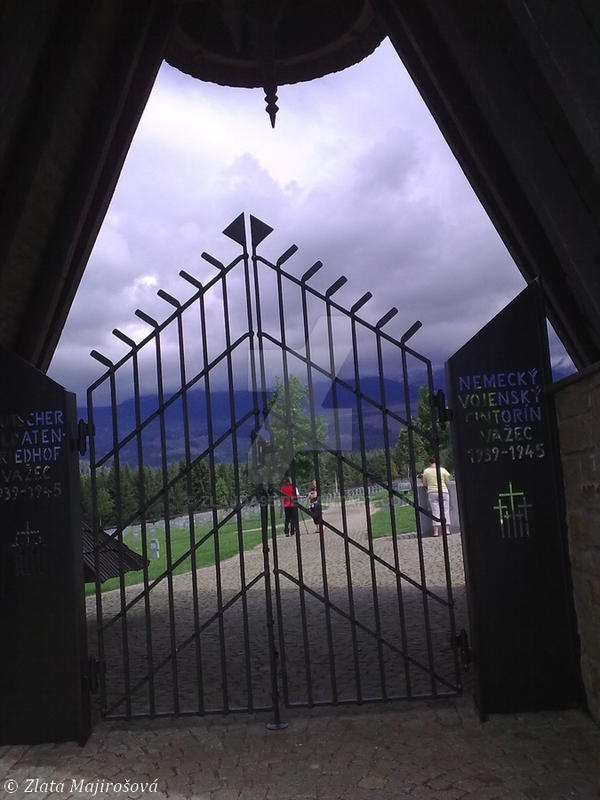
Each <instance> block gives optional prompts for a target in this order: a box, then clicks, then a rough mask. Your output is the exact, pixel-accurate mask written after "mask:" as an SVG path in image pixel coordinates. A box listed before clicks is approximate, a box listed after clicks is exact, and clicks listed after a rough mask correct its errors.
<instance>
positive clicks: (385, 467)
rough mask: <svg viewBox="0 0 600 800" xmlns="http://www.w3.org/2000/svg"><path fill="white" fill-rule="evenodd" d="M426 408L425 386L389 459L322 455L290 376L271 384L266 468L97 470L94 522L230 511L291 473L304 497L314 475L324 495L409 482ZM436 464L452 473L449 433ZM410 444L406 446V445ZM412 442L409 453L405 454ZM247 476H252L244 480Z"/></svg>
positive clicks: (370, 454) (321, 435)
mask: <svg viewBox="0 0 600 800" xmlns="http://www.w3.org/2000/svg"><path fill="white" fill-rule="evenodd" d="M431 413H432V412H431V406H430V403H429V393H428V391H427V387H421V389H420V390H419V397H418V403H417V413H416V415H414V417H413V419H412V425H411V432H412V436H410V437H409V429H408V428H403V429H402V430H401V431H400V433H399V434H398V436H397V439H396V441H395V443H394V446H393V448H392V447H390V450H389V453H386V451H385V450H384V449H381V448H377V449H370V450H367V451H366V452H365V454H364V457H363V456H361V453H360V452H357V451H345V452H343V453H342V454H341V455H336V454H333V453H331V452H327V449H326V448H324V447H322V444H321V443H323V442H324V441H326V439H327V422H326V420H325V419H324V418H323V417H321V416H316V417H313V418H311V417H310V415H309V413H308V388H307V387H306V386H305V385H304V384H302V383H301V382H300V381H299V380H298V379H297V378H294V377H293V376H292V377H291V378H290V380H289V382H288V386H287V388H286V389H285V390H284V387H283V385H282V384H281V383H279V382H277V385H276V387H275V390H274V392H273V394H272V397H271V401H270V408H269V420H270V422H269V434H270V437H269V453H268V459H267V460H268V468H260V467H259V468H256V467H251V466H249V464H248V462H243V461H239V462H238V464H237V465H236V464H235V463H233V462H232V461H230V462H224V461H218V462H217V461H216V460H214V459H213V461H212V463H211V460H210V458H209V457H205V458H202V459H197V460H195V461H192V462H191V464H190V465H189V467H188V466H186V463H187V462H186V460H185V459H180V460H174V461H171V462H170V463H169V465H168V467H167V468H166V469H163V467H161V466H158V467H156V466H150V465H145V466H143V468H142V469H141V470H140V469H139V468H132V467H131V466H130V465H129V464H127V463H122V464H121V465H120V466H119V468H118V469H115V466H114V464H113V465H112V466H110V467H105V468H100V469H98V470H97V471H96V505H97V513H98V520H99V523H100V524H101V525H102V526H104V527H114V526H120V527H124V526H126V525H129V524H132V523H135V522H137V521H138V520H139V519H140V517H141V516H144V518H145V519H149V520H150V519H164V518H167V517H168V518H171V519H172V518H174V517H177V516H181V515H184V514H189V513H195V512H199V511H203V510H206V509H208V508H213V507H218V508H232V507H234V506H236V505H238V504H240V503H250V502H252V500H253V499H254V498H255V495H256V492H257V486H260V485H265V486H268V485H271V486H272V488H273V491H274V493H275V495H277V493H278V489H279V486H280V485H281V483H282V482H283V480H284V479H285V478H286V477H287V476H288V475H290V474H292V475H293V477H294V480H295V483H296V486H297V487H298V489H299V491H300V493H301V494H304V495H306V493H307V491H308V489H309V487H310V485H311V482H312V480H313V479H315V478H317V477H318V480H319V485H320V490H321V493H322V494H327V493H337V492H339V491H341V490H342V489H349V488H355V487H363V486H365V484H366V485H373V484H380V485H381V484H383V485H386V484H387V483H388V479H391V480H397V479H399V478H404V479H406V478H410V476H411V475H412V472H413V470H414V471H415V473H417V474H419V473H420V472H422V470H423V468H424V467H425V466H426V465H427V459H428V457H429V455H430V444H429V442H430V436H428V435H427V432H428V431H431ZM439 433H440V457H441V462H442V463H443V464H444V466H446V467H447V468H448V469H449V470H450V471H452V452H451V448H450V441H449V431H448V429H445V430H441V431H440V432H439ZM409 438H410V439H411V440H412V442H409ZM411 443H412V453H411V446H410V445H411ZM251 472H252V474H250V473H251ZM81 489H82V491H81V496H82V515H83V519H84V521H87V522H90V521H91V519H92V492H91V476H90V475H82V476H81Z"/></svg>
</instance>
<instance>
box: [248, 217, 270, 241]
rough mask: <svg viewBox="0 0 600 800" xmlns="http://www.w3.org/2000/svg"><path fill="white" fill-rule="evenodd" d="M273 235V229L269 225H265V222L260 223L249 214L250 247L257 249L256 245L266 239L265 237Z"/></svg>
mask: <svg viewBox="0 0 600 800" xmlns="http://www.w3.org/2000/svg"><path fill="white" fill-rule="evenodd" d="M270 233H273V228H271V226H270V225H267V223H266V222H261V220H259V219H257V218H256V217H253V216H252V214H250V235H251V237H252V247H258V245H259V244H260V243H261V242H262V241H263V239H266V238H267V236H268V235H269V234H270Z"/></svg>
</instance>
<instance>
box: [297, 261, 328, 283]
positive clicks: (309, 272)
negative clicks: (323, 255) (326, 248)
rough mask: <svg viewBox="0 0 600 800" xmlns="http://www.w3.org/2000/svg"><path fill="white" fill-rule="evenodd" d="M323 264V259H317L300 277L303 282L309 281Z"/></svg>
mask: <svg viewBox="0 0 600 800" xmlns="http://www.w3.org/2000/svg"><path fill="white" fill-rule="evenodd" d="M322 266H323V262H322V261H315V263H314V264H313V265H312V267H310V269H307V270H306V272H305V273H304V275H303V276H302V277H301V278H300V280H301V282H302V283H306V281H309V280H310V279H311V278H312V276H313V275H315V274H316V273H317V272H318V271H319V270H320V269H321V267H322Z"/></svg>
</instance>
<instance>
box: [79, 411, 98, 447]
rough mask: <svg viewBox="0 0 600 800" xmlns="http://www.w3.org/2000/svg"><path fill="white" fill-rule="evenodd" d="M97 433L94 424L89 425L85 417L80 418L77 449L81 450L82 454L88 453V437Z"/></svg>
mask: <svg viewBox="0 0 600 800" xmlns="http://www.w3.org/2000/svg"><path fill="white" fill-rule="evenodd" d="M95 433H96V429H95V426H94V425H88V423H87V422H86V421H85V420H84V419H80V420H79V422H78V423H77V449H78V450H79V455H80V456H84V455H85V454H86V452H87V440H88V437H90V436H93V435H94V434H95Z"/></svg>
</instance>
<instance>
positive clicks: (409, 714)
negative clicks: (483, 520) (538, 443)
mask: <svg viewBox="0 0 600 800" xmlns="http://www.w3.org/2000/svg"><path fill="white" fill-rule="evenodd" d="M329 519H333V520H334V522H335V518H334V517H333V510H331V511H330V516H329ZM347 523H348V525H349V530H351V532H352V536H353V537H354V538H355V540H357V541H359V542H362V544H363V545H367V542H366V538H365V527H366V526H365V524H364V519H362V518H361V515H360V508H358V507H357V508H356V509H354V510H352V509H350V516H349V519H348V520H347ZM304 530H305V529H303V535H302V536H301V537H300V538H299V539H296V538H290V539H282V540H281V541H280V540H278V545H277V557H278V559H279V562H278V566H279V569H280V570H281V571H282V575H281V580H282V586H281V617H282V619H283V620H284V622H285V625H284V626H283V629H282V630H283V632H284V633H285V640H286V642H287V649H286V655H285V658H286V660H287V665H288V669H287V675H283V676H282V679H283V689H284V692H287V696H288V699H289V700H291V701H294V700H299V699H304V701H305V702H306V691H307V685H306V681H305V680H304V678H305V677H306V676H305V673H306V666H305V660H304V658H303V656H302V655H301V653H300V651H299V650H296V651H294V647H297V648H298V647H299V646H300V645H299V643H300V642H301V640H302V625H301V619H300V616H299V611H298V608H299V602H298V601H299V596H298V587H297V586H296V585H295V584H294V582H293V580H290V579H286V578H285V575H284V573H287V574H288V575H290V576H292V578H293V577H297V576H298V575H299V571H300V570H301V571H302V576H303V580H304V582H305V583H306V584H307V585H310V586H311V587H312V588H313V590H315V591H322V590H323V568H322V565H323V558H324V559H325V561H326V571H327V577H328V581H329V589H330V590H331V592H332V597H333V599H334V600H335V602H336V603H337V604H338V605H339V607H344V608H347V606H344V603H347V602H348V583H347V578H348V564H350V569H351V574H352V581H353V586H354V588H355V593H354V600H355V606H356V607H355V612H354V613H355V614H356V619H357V620H359V621H361V623H363V624H364V626H365V627H369V626H373V624H374V618H373V614H374V607H375V605H376V604H375V603H374V600H373V591H372V577H373V572H372V564H371V560H370V559H369V558H368V557H367V556H365V553H364V552H361V551H360V548H359V549H356V548H353V551H352V553H351V554H350V556H349V559H348V557H347V556H348V553H347V550H346V543H344V541H343V540H341V539H340V538H339V537H336V536H335V535H326V536H324V537H323V539H322V540H321V538H320V537H319V536H318V535H315V534H314V533H310V532H307V533H305V532H304ZM329 533H331V532H329ZM447 543H448V555H449V561H448V569H449V572H450V574H451V575H452V584H453V587H454V597H455V601H456V614H457V622H458V627H461V625H463V624H466V620H465V604H464V575H463V570H462V558H461V546H460V536H459V535H454V536H451V537H449V539H448V540H447ZM442 548H443V543H442V541H441V540H440V539H426V540H423V542H422V548H421V549H420V548H419V543H418V541H417V540H416V539H411V538H402V539H401V540H400V539H399V540H398V553H397V557H398V559H399V563H400V565H401V569H402V572H403V574H404V575H405V576H406V580H403V582H402V583H403V589H402V591H403V601H404V612H405V616H406V618H407V622H406V630H405V635H406V641H407V643H408V647H409V648H410V652H411V653H412V654H413V655H414V657H415V664H413V665H412V666H411V669H410V670H409V671H410V673H411V676H412V678H411V679H412V689H413V691H418V690H419V688H420V684H419V676H420V675H421V673H422V670H421V669H420V668H419V667H418V663H419V662H420V661H421V660H424V661H426V660H427V657H426V653H425V651H426V649H427V643H426V641H425V639H424V637H423V598H422V595H421V592H418V591H416V590H415V589H414V586H413V585H412V584H411V581H415V582H417V583H419V582H420V581H421V580H422V572H421V567H423V569H424V571H425V574H426V577H427V587H428V590H429V592H430V593H431V594H432V597H430V605H429V612H430V619H431V623H432V636H433V644H434V647H435V673H436V675H437V676H438V678H440V679H441V681H439V682H438V684H437V685H438V687H439V688H440V689H443V688H444V684H443V680H444V678H445V676H447V677H448V678H449V675H450V673H449V672H447V671H448V670H449V669H450V667H451V663H450V661H451V652H450V648H449V647H448V641H447V624H448V620H447V615H445V614H443V613H442V611H443V609H444V603H443V601H444V598H446V599H447V594H446V585H445V580H446V568H445V565H444V560H443V559H442V558H441V554H442ZM373 549H374V552H375V553H376V555H377V556H378V557H379V558H381V559H382V561H384V562H388V563H394V558H396V555H395V554H394V552H393V547H392V541H391V539H390V538H382V539H378V540H376V541H375V542H374V544H373ZM272 555H273V554H272ZM244 567H245V569H246V579H247V580H248V579H251V578H252V577H253V575H255V574H258V573H259V572H260V571H261V570H262V569H263V567H264V563H263V554H262V550H261V548H256V549H255V550H253V551H249V552H248V553H247V554H246V555H245V556H244ZM375 575H376V584H377V587H378V603H379V605H380V610H381V629H382V633H384V634H385V635H386V636H387V638H388V639H389V640H390V642H391V643H392V644H393V643H394V641H396V640H394V639H393V636H395V635H399V634H398V632H397V631H396V633H394V630H393V629H392V622H393V621H394V620H395V628H398V598H397V593H396V578H395V574H394V573H393V572H391V571H390V570H389V569H387V568H386V567H385V566H382V564H381V563H379V565H378V566H377V567H376V569H375ZM198 578H199V594H198V607H199V612H200V615H201V618H206V619H208V618H209V617H210V615H214V597H215V591H216V579H217V576H216V572H215V568H214V567H206V568H203V569H202V570H199V571H198ZM219 579H220V584H221V590H222V592H223V599H224V602H225V601H226V600H227V598H229V597H232V596H233V595H235V593H236V592H239V587H240V559H239V558H237V557H236V558H232V559H229V560H228V561H227V562H225V563H224V564H223V565H222V568H221V571H220V576H219ZM163 583H165V582H163ZM136 591H137V590H135V589H130V590H128V597H129V598H131V597H132V596H134V594H135V592H136ZM171 591H172V592H173V595H172V597H173V598H174V600H175V601H176V606H175V608H176V622H177V625H176V638H177V642H178V644H181V642H182V641H185V638H186V637H187V636H188V635H189V631H190V629H193V627H191V626H193V615H192V611H191V605H192V604H191V602H190V599H189V598H190V576H189V574H188V575H178V576H175V578H174V580H173V585H172V589H171ZM168 596H169V591H168V587H167V586H166V585H159V586H157V587H156V589H155V590H153V592H152V593H151V603H152V607H151V610H152V633H153V636H152V647H153V648H154V656H155V659H156V660H158V659H159V658H160V657H161V654H162V655H163V656H164V654H165V653H167V654H168V652H169V639H170V629H169V622H168V602H167V601H168ZM305 599H306V602H307V609H308V611H307V614H308V617H307V618H308V629H307V630H308V633H309V639H310V651H311V671H312V678H313V680H312V692H313V699H314V700H319V699H322V700H327V699H328V698H329V699H331V698H330V697H329V695H330V694H331V685H330V682H329V683H328V680H329V676H330V673H331V670H330V663H329V654H328V652H327V649H326V648H321V649H319V647H320V645H319V641H321V639H320V638H319V636H321V638H322V631H323V613H324V612H323V604H322V603H320V602H316V601H315V602H314V603H313V604H312V605H311V603H310V602H309V600H310V597H308V596H307V597H306V598H305ZM313 599H314V598H313ZM104 602H105V605H106V610H107V611H110V610H111V609H112V610H113V611H115V612H116V611H118V609H119V604H118V594H117V593H115V592H112V593H107V595H106V596H105V598H104ZM90 606H91V608H93V601H92V599H90ZM234 608H235V609H237V611H238V612H239V610H240V608H241V605H240V604H239V603H237V604H236V606H235V607H232V609H231V611H228V612H227V616H226V624H225V627H224V631H223V632H224V634H225V637H226V638H225V641H226V651H227V665H228V666H227V669H226V678H227V684H228V688H227V691H228V703H229V705H230V706H233V705H236V704H239V705H243V704H244V703H245V702H246V701H247V699H248V698H247V694H245V692H246V693H247V689H248V686H247V681H246V679H245V674H246V673H245V669H244V650H245V648H244V647H243V646H242V642H243V627H240V624H241V622H243V620H241V612H240V613H239V614H238V616H237V617H236V616H235V615H234V614H233V613H232V612H233V609H234ZM142 611H143V609H142V608H141V607H140V609H139V611H138V610H137V609H133V610H132V611H131V612H130V613H129V615H128V616H129V625H128V637H129V648H130V662H131V663H130V667H131V671H132V676H133V677H134V679H135V678H136V676H137V677H139V676H140V675H143V674H144V672H145V671H146V670H147V663H146V661H145V657H146V653H147V640H146V638H145V636H146V628H145V621H144V615H143V613H142ZM202 615H204V617H202ZM336 618H339V620H341V622H339V625H338V627H336V626H335V625H334V627H333V629H332V636H333V641H334V645H335V671H336V676H337V680H338V687H337V688H338V697H339V698H343V697H345V696H346V694H347V696H348V697H355V696H356V675H357V672H359V673H360V676H361V681H362V690H363V692H364V694H363V696H366V695H367V694H368V693H369V692H371V693H375V694H376V693H377V692H378V691H379V690H380V688H381V685H380V684H381V680H382V663H383V666H384V670H383V672H384V673H385V675H386V676H387V678H386V680H387V690H388V694H393V693H394V692H397V693H399V694H401V693H402V692H403V691H404V690H405V689H406V683H405V681H406V673H405V663H404V662H403V660H400V661H398V659H397V657H396V661H394V659H393V658H390V659H389V660H388V659H387V656H386V658H384V659H383V662H382V660H381V656H380V655H379V653H378V649H377V647H374V646H373V644H372V642H373V637H372V636H366V637H365V638H362V639H361V638H360V637H359V638H358V640H355V642H354V644H355V645H356V658H353V657H352V654H353V649H352V637H351V636H349V634H348V630H349V628H350V629H351V628H352V626H349V625H348V621H347V619H344V618H343V616H340V615H337V617H336ZM248 620H249V622H250V627H251V631H250V633H251V635H250V644H251V645H252V649H251V651H250V652H251V656H252V663H251V668H252V675H253V681H255V685H254V687H253V690H254V698H253V699H254V702H255V707H257V706H258V705H259V703H260V701H261V699H264V701H265V704H268V703H269V702H270V694H269V689H270V681H269V671H268V666H266V665H267V664H268V657H267V655H266V651H265V649H264V647H265V636H264V628H265V616H264V589H262V588H261V587H260V586H257V595H256V598H253V596H252V593H250V594H249V596H248ZM388 628H389V629H388ZM113 629H114V630H115V631H117V634H118V633H119V631H120V630H121V628H120V626H119V625H114V626H113ZM319 631H320V632H321V633H319ZM440 632H444V637H443V638H439V637H438V634H439V633H440ZM217 633H218V630H217V626H216V625H211V626H209V627H207V629H206V636H205V637H204V638H203V642H202V646H203V649H202V656H203V662H202V663H203V666H204V672H203V679H204V700H205V701H206V707H207V708H208V707H211V706H212V707H214V708H219V707H220V705H219V704H220V703H222V701H223V673H222V670H221V669H220V667H219V657H218V656H219V641H218V635H217ZM279 633H281V629H280V631H279ZM211 637H212V638H211ZM436 637H438V638H436ZM118 642H119V636H118V635H116V636H115V643H114V647H113V650H112V651H111V649H110V640H109V648H108V654H107V655H108V658H109V659H110V658H112V659H114V661H115V664H116V665H118V664H119V659H120V656H121V654H120V651H119V645H118ZM211 643H212V652H211ZM294 643H295V644H294ZM398 644H400V642H398ZM92 647H93V643H92ZM444 648H445V649H444ZM188 655H189V657H190V658H192V656H193V655H194V648H193V647H189V648H182V649H181V651H180V652H178V659H180V661H179V662H178V666H179V676H178V677H179V684H178V691H179V696H180V699H181V702H182V708H185V706H186V704H188V705H190V706H191V707H194V706H195V707H197V703H198V695H197V694H195V695H194V693H193V691H192V688H191V687H193V685H194V681H193V680H189V681H188V683H187V684H186V680H185V676H186V675H188V676H189V675H192V677H193V674H195V673H194V670H193V669H191V668H189V667H190V664H191V665H194V664H195V662H194V660H193V659H192V660H191V662H190V664H188V663H187V662H186V660H185V659H186V658H187V657H188ZM155 663H156V662H155ZM294 665H295V666H296V669H292V666H294ZM357 665H358V667H357ZM113 667H114V665H113ZM113 671H115V672H118V670H116V667H115V668H114V669H113ZM121 671H122V670H121ZM111 674H112V673H111ZM424 674H426V673H424ZM398 675H400V676H404V677H403V678H402V679H398V678H397V676H398ZM172 676H173V671H172V669H171V663H170V662H169V661H168V659H167V662H166V664H165V668H164V669H159V670H158V672H157V674H156V687H155V688H156V703H157V710H159V711H160V710H161V708H163V710H165V709H169V708H172V702H173V680H172ZM394 676H396V677H394ZM467 677H468V676H467ZM394 680H397V683H394ZM428 680H429V686H430V685H431V682H430V679H428ZM111 687H112V688H111ZM265 687H266V688H265ZM465 687H466V688H465V693H464V695H463V696H459V697H454V698H451V699H443V700H435V701H434V700H405V701H398V702H394V703H392V702H388V703H378V704H373V705H339V706H335V707H319V708H313V709H293V710H290V709H285V708H284V709H283V710H282V717H283V718H284V720H286V721H287V722H288V723H289V726H288V727H287V728H286V729H284V730H278V731H270V730H267V728H266V723H267V722H269V721H270V720H271V719H272V715H271V713H270V712H265V713H254V714H243V713H236V714H229V715H222V714H219V715H208V716H201V717H200V716H186V717H179V718H173V717H163V718H160V719H155V720H148V719H145V720H137V721H131V722H118V721H101V720H100V719H99V718H98V719H97V720H96V722H95V725H94V731H93V733H92V736H91V738H90V740H89V741H88V743H87V744H86V746H85V747H83V748H81V747H79V746H78V745H77V744H74V743H64V744H48V745H37V746H33V747H26V746H14V747H4V748H0V766H1V770H0V773H1V778H0V797H9V796H12V797H19V798H28V797H32V798H72V800H77V799H78V798H92V797H111V798H113V797H114V798H119V797H124V798H125V797H127V798H142V797H146V798H151V797H160V798H171V799H172V800H183V799H184V798H186V799H187V798H197V800H367V798H368V799H369V800H404V799H408V798H410V799H411V800H425V799H427V800H542V799H543V798H547V799H548V800H562V799H563V798H577V799H578V800H592V798H598V796H599V795H598V794H597V788H598V753H599V750H598V733H599V731H598V729H597V728H596V726H595V725H594V723H593V721H592V720H591V718H590V717H588V716H587V715H586V714H584V713H583V712H580V711H564V712H556V713H546V712H544V713H537V714H522V715H497V716H493V717H492V718H491V719H490V720H489V721H488V722H486V723H485V724H481V723H480V721H479V718H478V715H477V712H476V711H475V709H474V705H473V700H472V697H471V696H470V692H469V683H468V681H466V683H465ZM147 690H148V683H147V682H146V683H144V684H143V686H142V687H141V689H140V690H139V691H138V692H137V693H134V701H133V703H132V710H133V711H141V712H143V711H144V710H147V702H148V697H147V695H148V691H147ZM111 691H112V692H113V696H114V697H117V698H118V697H119V695H120V693H121V692H122V686H119V682H118V680H117V681H116V683H115V682H114V681H113V683H112V684H111V686H109V695H110V692H111ZM261 691H262V692H263V694H264V697H263V695H261ZM117 710H118V711H119V710H121V711H122V710H123V709H122V708H121V709H117ZM96 715H97V712H96ZM11 781H12V783H11Z"/></svg>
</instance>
